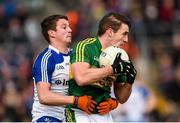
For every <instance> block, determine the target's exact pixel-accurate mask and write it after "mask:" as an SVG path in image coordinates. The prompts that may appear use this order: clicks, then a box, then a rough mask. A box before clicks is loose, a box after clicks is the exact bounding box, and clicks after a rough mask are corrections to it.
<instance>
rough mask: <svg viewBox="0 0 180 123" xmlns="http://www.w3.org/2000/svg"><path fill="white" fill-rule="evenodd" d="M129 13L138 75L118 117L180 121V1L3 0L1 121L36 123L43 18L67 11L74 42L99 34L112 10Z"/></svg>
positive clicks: (0, 19)
mask: <svg viewBox="0 0 180 123" xmlns="http://www.w3.org/2000/svg"><path fill="white" fill-rule="evenodd" d="M111 11H115V12H120V13H123V14H126V15H127V16H128V17H129V18H130V20H131V22H132V27H131V35H130V38H129V45H127V46H125V49H126V51H127V52H128V54H129V56H130V58H131V59H132V60H133V61H134V62H135V65H136V68H137V71H138V75H137V79H136V82H135V84H134V88H133V91H132V95H131V96H130V98H129V100H128V102H126V103H125V104H120V105H119V106H118V108H117V109H116V110H114V111H113V112H112V113H113V118H114V119H115V121H146V122H147V121H161V122H164V121H179V122H180V0H0V121H1V122H3V121H10V122H12V121H16V122H18V121H19V122H21V121H31V108H32V107H31V106H32V103H33V82H32V78H31V67H32V64H33V60H34V59H35V57H36V55H37V53H39V52H40V50H42V49H43V48H45V47H46V46H47V43H46V41H45V39H44V38H43V37H42V34H41V30H40V22H41V20H42V19H43V18H44V17H46V16H48V15H51V14H66V15H67V16H68V17H69V21H70V25H71V28H72V30H73V42H72V46H73V44H75V43H77V42H78V41H80V40H83V39H84V38H86V37H93V36H96V32H97V28H98V22H99V20H100V19H101V18H102V17H103V16H104V15H105V14H106V13H108V12H111Z"/></svg>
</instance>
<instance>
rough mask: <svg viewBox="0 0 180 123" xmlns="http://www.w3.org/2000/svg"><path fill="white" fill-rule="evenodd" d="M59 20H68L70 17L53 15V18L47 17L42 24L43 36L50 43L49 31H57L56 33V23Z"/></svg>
mask: <svg viewBox="0 0 180 123" xmlns="http://www.w3.org/2000/svg"><path fill="white" fill-rule="evenodd" d="M59 19H65V20H68V17H67V16H65V15H51V16H48V17H46V18H45V19H44V20H43V21H42V22H41V30H42V34H43V36H44V38H45V39H46V41H47V42H48V43H50V40H49V35H48V30H55V31H56V23H57V21H58V20H59Z"/></svg>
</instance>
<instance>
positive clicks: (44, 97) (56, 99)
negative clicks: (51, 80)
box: [38, 92, 74, 106]
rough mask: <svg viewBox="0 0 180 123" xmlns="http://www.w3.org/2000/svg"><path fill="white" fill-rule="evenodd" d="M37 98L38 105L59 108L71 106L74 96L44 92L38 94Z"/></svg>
mask: <svg viewBox="0 0 180 123" xmlns="http://www.w3.org/2000/svg"><path fill="white" fill-rule="evenodd" d="M38 97H39V101H40V103H41V104H45V105H53V106H60V105H66V104H73V102H74V96H61V95H59V94H56V93H52V92H45V93H44V94H40V95H39V96H38Z"/></svg>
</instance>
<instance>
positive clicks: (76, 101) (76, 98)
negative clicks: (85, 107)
mask: <svg viewBox="0 0 180 123" xmlns="http://www.w3.org/2000/svg"><path fill="white" fill-rule="evenodd" d="M78 98H79V97H78V96H74V100H73V106H75V107H77V106H78Z"/></svg>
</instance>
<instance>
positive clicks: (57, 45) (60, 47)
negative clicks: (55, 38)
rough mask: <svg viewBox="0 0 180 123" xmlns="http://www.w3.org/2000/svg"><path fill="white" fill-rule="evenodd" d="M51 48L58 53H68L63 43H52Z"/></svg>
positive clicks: (66, 46)
mask: <svg viewBox="0 0 180 123" xmlns="http://www.w3.org/2000/svg"><path fill="white" fill-rule="evenodd" d="M51 45H52V46H53V47H55V48H56V49H57V50H58V51H59V52H61V53H64V54H67V53H68V45H67V44H63V43H52V44H51Z"/></svg>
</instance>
